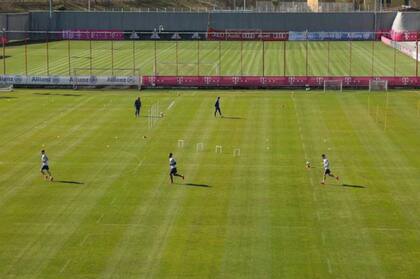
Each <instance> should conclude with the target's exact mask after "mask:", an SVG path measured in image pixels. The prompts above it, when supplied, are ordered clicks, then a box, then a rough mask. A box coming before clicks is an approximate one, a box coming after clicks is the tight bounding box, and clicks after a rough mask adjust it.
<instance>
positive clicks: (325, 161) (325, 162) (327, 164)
mask: <svg viewBox="0 0 420 279" xmlns="http://www.w3.org/2000/svg"><path fill="white" fill-rule="evenodd" d="M322 165H323V167H324V176H323V177H322V181H321V184H325V179H326V178H327V175H328V176H331V177H334V178H335V179H337V180H339V177H338V176H335V175H334V174H332V172H331V170H330V161H328V159H327V156H326V155H325V154H322Z"/></svg>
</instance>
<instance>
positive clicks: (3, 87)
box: [0, 83, 13, 92]
mask: <svg viewBox="0 0 420 279" xmlns="http://www.w3.org/2000/svg"><path fill="white" fill-rule="evenodd" d="M0 92H13V84H8V83H0Z"/></svg>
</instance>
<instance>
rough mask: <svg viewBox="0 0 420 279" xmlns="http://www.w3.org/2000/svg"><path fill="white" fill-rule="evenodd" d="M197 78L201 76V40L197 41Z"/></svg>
mask: <svg viewBox="0 0 420 279" xmlns="http://www.w3.org/2000/svg"><path fill="white" fill-rule="evenodd" d="M197 76H200V39H197Z"/></svg>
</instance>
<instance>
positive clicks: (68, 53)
mask: <svg viewBox="0 0 420 279" xmlns="http://www.w3.org/2000/svg"><path fill="white" fill-rule="evenodd" d="M69 37H70V35H69ZM70 54H71V51H70V38H67V58H68V63H69V76H71V55H70Z"/></svg>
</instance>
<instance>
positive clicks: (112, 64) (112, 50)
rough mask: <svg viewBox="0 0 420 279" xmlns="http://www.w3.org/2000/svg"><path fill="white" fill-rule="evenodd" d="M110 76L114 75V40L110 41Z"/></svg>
mask: <svg viewBox="0 0 420 279" xmlns="http://www.w3.org/2000/svg"><path fill="white" fill-rule="evenodd" d="M111 75H112V76H113V75H114V40H111Z"/></svg>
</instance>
